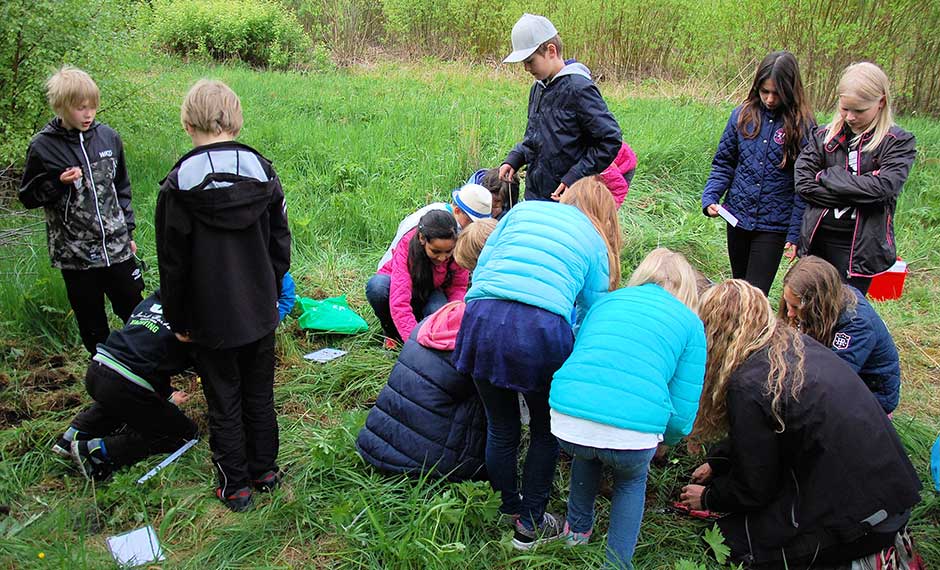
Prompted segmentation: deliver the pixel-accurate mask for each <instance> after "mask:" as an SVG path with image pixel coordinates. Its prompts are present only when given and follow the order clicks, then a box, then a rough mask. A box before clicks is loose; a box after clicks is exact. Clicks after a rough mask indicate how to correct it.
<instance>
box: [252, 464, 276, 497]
mask: <svg viewBox="0 0 940 570" xmlns="http://www.w3.org/2000/svg"><path fill="white" fill-rule="evenodd" d="M283 478H284V474H283V473H282V472H281V470H280V469H278V470H276V471H265V472H264V473H262V474H261V476H260V477H258V478H257V479H252V480H251V486H252V487H254V488H255V490H256V491H258V492H260V493H270V492H271V491H273V490H275V489H277V488H278V486H279V485H280V484H281V479H283Z"/></svg>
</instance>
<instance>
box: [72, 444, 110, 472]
mask: <svg viewBox="0 0 940 570" xmlns="http://www.w3.org/2000/svg"><path fill="white" fill-rule="evenodd" d="M88 443H89V442H88V441H86V440H78V439H76V440H73V441H72V443H71V445H70V446H69V456H70V457H71V458H72V460H73V461H75V465H77V466H78V470H79V471H80V472H81V474H82V475H84V476H85V479H89V480H90V479H94V480H95V481H101V480H104V479H107V478H108V477H109V476H110V475H111V465H110V463H109V462H108V461H107V460H106V459H104V458H103V457H102V456H101V450H100V448H94V449H91V448H89V446H88Z"/></svg>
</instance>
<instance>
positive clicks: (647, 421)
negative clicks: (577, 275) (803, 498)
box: [549, 248, 706, 570]
mask: <svg viewBox="0 0 940 570" xmlns="http://www.w3.org/2000/svg"><path fill="white" fill-rule="evenodd" d="M697 277H698V275H697V273H696V272H695V270H694V269H692V267H691V266H690V265H689V262H688V261H686V259H685V257H683V256H682V254H679V253H675V252H672V251H669V250H668V249H665V248H659V249H655V250H653V251H652V252H651V253H650V254H649V255H648V256H646V259H644V260H643V262H642V263H640V265H639V267H637V268H636V271H634V273H633V276H632V277H631V278H630V283H629V285H628V286H627V287H626V288H624V289H620V290H618V291H614V292H613V293H611V294H609V295H606V296H605V297H604V298H603V299H601V300H600V301H598V302H597V303H596V304H595V305H594V306H593V307H592V308H591V310H590V311H589V312H588V314H587V316H586V317H585V319H584V323H583V324H582V325H581V330H580V331H579V332H578V339H577V341H576V342H575V345H574V351H573V352H572V354H571V356H570V357H569V358H568V360H567V361H566V362H565V364H564V365H563V366H562V367H561V369H559V370H558V372H556V373H555V377H554V378H553V379H552V388H551V396H550V398H549V404H550V405H551V422H552V433H553V434H555V436H557V437H558V440H559V442H560V443H561V447H562V448H563V449H564V450H565V451H566V452H567V453H568V454H569V455H571V456H572V458H573V459H572V462H571V487H570V492H569V495H568V515H567V517H566V518H567V520H566V521H565V529H564V535H563V536H564V538H565V539H566V541H567V542H568V544H569V545H572V546H573V545H576V544H585V543H587V542H588V540H589V539H590V536H591V532H592V529H593V526H594V499H595V498H596V496H597V490H598V486H599V484H600V482H601V471H602V469H604V467H605V466H608V467H609V468H610V469H611V470H612V471H613V477H614V484H613V496H612V497H611V501H610V503H611V504H610V527H609V530H608V532H607V567H610V568H622V569H628V570H629V569H632V568H633V565H632V563H631V559H632V558H633V550H634V548H635V547H636V540H637V535H638V533H639V531H640V521H641V520H642V518H643V502H644V498H645V494H646V475H647V472H648V468H649V462H650V460H651V459H652V458H653V454H654V453H655V452H656V447H657V445H658V444H659V443H660V442H665V443H666V444H667V445H674V444H675V443H676V442H678V441H679V439H680V438H682V437H683V436H686V435H688V433H689V432H690V431H691V429H692V423H693V422H694V421H695V414H696V412H697V411H698V401H699V395H700V393H701V391H702V380H703V378H704V376H705V352H706V349H705V330H704V328H703V326H702V322H701V321H700V320H699V318H698V316H697V315H696V314H695V312H694V310H695V308H696V305H697V304H698V290H697V286H696V281H697Z"/></svg>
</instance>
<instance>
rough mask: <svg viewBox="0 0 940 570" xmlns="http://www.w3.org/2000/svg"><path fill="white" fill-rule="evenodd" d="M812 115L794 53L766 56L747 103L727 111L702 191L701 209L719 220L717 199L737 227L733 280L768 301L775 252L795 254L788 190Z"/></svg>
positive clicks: (797, 215) (797, 214)
mask: <svg viewBox="0 0 940 570" xmlns="http://www.w3.org/2000/svg"><path fill="white" fill-rule="evenodd" d="M813 124H814V121H813V113H812V109H811V108H810V105H809V101H808V100H807V99H806V96H805V95H804V94H803V82H802V81H801V79H800V70H799V67H798V66H797V63H796V58H795V57H793V54H791V53H790V52H787V51H777V52H774V53H771V54H770V55H768V56H767V57H765V58H764V59H763V61H761V62H760V65H758V66H757V73H756V75H755V76H754V83H753V84H752V85H751V90H750V92H749V93H748V96H747V99H746V100H745V101H744V103H743V104H742V105H741V106H739V107H737V108H736V109H735V110H734V111H733V112H732V113H731V118H730V119H729V120H728V124H727V126H726V127H725V131H724V133H723V134H722V135H721V140H719V141H718V150H717V151H716V152H715V158H714V160H713V161H712V171H711V174H709V176H708V182H706V183H705V191H704V192H703V193H702V211H703V212H704V213H705V215H707V216H711V217H715V216H718V212H719V210H718V201H719V200H720V199H721V197H722V196H725V195H726V193H727V195H726V197H725V201H724V204H723V206H724V208H725V209H726V210H727V211H728V212H729V213H730V214H731V215H732V216H734V217H735V218H737V222H736V223H735V224H734V225H732V223H731V222H729V224H728V230H727V233H728V257H729V258H730V260H731V274H732V276H733V277H734V278H735V279H744V280H746V281H747V282H748V283H751V284H752V285H754V286H755V287H757V288H758V289H761V290H762V291H763V292H764V294H765V295H766V294H767V293H768V292H769V291H770V286H771V285H772V284H773V282H774V276H775V275H776V274H777V267H778V266H779V265H780V253H781V251H782V250H786V255H787V257H788V258H790V259H792V258H793V256H794V255H795V253H796V243H797V239H798V237H799V230H800V221H801V220H802V217H803V207H804V205H803V202H802V200H800V199H799V198H798V197H797V196H796V194H795V193H794V189H793V165H794V163H795V162H796V158H797V156H798V155H799V154H800V149H801V148H802V146H803V142H804V141H805V140H806V138H807V134H808V133H809V132H810V131H811V129H812V127H813Z"/></svg>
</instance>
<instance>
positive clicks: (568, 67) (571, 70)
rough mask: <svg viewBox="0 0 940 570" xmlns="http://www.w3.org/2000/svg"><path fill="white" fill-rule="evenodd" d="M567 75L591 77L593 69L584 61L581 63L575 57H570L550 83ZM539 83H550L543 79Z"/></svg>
mask: <svg viewBox="0 0 940 570" xmlns="http://www.w3.org/2000/svg"><path fill="white" fill-rule="evenodd" d="M565 75H581V76H583V77H586V78H588V79H591V70H590V69H588V68H587V66H586V65H584V64H583V63H580V62H578V61H575V60H573V59H569V60H568V61H567V62H566V63H565V66H564V67H563V68H561V71H559V72H558V73H556V74H555V77H552V78H551V80H550V81H549V82H548V83H554V82H555V81H556V80H557V79H558V78H559V77H564V76H565ZM538 83H540V84H542V85H543V86H544V85H548V83H545V82H544V81H541V80H539V81H538Z"/></svg>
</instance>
